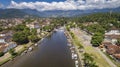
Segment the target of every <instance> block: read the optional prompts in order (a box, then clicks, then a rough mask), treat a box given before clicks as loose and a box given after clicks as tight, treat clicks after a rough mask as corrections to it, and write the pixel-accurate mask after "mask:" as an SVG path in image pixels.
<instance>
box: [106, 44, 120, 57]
mask: <svg viewBox="0 0 120 67" xmlns="http://www.w3.org/2000/svg"><path fill="white" fill-rule="evenodd" d="M106 49H107V50H106V52H107V53H108V54H110V55H113V54H120V47H119V46H117V45H109V46H108V47H107V48H106Z"/></svg>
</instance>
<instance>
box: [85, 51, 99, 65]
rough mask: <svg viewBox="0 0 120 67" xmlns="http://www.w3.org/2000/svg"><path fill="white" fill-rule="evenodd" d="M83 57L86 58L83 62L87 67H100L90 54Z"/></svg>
mask: <svg viewBox="0 0 120 67" xmlns="http://www.w3.org/2000/svg"><path fill="white" fill-rule="evenodd" d="M83 56H84V59H83V60H84V64H85V67H98V66H97V65H96V63H95V62H94V58H93V57H92V56H91V55H90V54H88V53H84V54H83Z"/></svg>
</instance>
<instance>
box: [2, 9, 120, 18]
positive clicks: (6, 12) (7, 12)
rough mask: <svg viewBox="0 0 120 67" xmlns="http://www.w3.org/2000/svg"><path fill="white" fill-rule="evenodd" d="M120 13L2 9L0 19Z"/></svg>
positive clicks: (119, 10) (99, 10)
mask: <svg viewBox="0 0 120 67" xmlns="http://www.w3.org/2000/svg"><path fill="white" fill-rule="evenodd" d="M110 11H112V12H120V7H119V8H111V9H94V10H68V11H63V10H52V11H42V12H39V11H37V10H33V9H0V18H23V17H25V16H34V17H74V16H82V15H87V14H91V13H97V12H110Z"/></svg>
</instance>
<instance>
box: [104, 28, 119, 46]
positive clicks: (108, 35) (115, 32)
mask: <svg viewBox="0 0 120 67" xmlns="http://www.w3.org/2000/svg"><path fill="white" fill-rule="evenodd" d="M119 38H120V30H119V29H117V28H115V27H113V28H112V29H111V30H109V31H107V32H105V38H104V41H110V42H111V43H112V44H113V45H115V44H116V42H117V39H119Z"/></svg>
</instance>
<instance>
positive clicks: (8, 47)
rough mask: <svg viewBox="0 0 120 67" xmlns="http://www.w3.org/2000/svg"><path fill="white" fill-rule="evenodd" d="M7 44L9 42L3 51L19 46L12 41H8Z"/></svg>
mask: <svg viewBox="0 0 120 67" xmlns="http://www.w3.org/2000/svg"><path fill="white" fill-rule="evenodd" d="M7 44H8V46H7V47H6V48H5V49H4V51H3V52H7V51H9V50H10V49H12V48H15V47H16V46H17V44H16V43H15V42H10V43H7Z"/></svg>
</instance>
